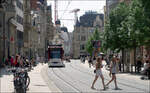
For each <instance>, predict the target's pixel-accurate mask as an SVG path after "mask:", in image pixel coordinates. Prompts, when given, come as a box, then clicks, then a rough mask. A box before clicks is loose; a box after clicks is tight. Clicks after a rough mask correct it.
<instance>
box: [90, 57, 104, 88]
mask: <svg viewBox="0 0 150 93" xmlns="http://www.w3.org/2000/svg"><path fill="white" fill-rule="evenodd" d="M102 67H103V66H102V58H100V57H98V58H97V62H96V75H95V79H94V81H93V83H92V86H91V88H92V89H95V88H94V84H95V82H96V81H97V79H98V77H99V76H100V77H101V79H102V84H103V88H104V90H105V84H104V77H103V74H102V70H101V68H102Z"/></svg>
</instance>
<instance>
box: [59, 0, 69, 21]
mask: <svg viewBox="0 0 150 93" xmlns="http://www.w3.org/2000/svg"><path fill="white" fill-rule="evenodd" d="M71 1H72V0H70V1H69V2H68V5H67V7H66V8H65V10H64V12H63V13H62V16H61V17H60V19H61V18H62V17H63V15H64V14H65V13H66V11H67V9H68V7H69V5H70V4H71Z"/></svg>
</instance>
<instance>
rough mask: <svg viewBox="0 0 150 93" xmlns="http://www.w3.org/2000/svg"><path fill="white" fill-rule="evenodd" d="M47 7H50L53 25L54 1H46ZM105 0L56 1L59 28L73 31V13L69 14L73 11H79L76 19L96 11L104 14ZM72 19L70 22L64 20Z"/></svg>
mask: <svg viewBox="0 0 150 93" xmlns="http://www.w3.org/2000/svg"><path fill="white" fill-rule="evenodd" d="M47 1H48V2H47V3H48V5H52V19H53V23H54V0H47ZM105 4H106V1H105V0H58V19H64V20H60V21H61V26H65V27H67V28H68V31H69V32H72V31H73V29H74V18H75V17H74V13H70V12H71V11H72V10H74V9H80V11H79V12H78V18H79V17H80V16H82V15H83V14H84V13H85V12H87V11H90V10H92V11H97V12H98V13H104V6H105ZM65 19H72V20H65Z"/></svg>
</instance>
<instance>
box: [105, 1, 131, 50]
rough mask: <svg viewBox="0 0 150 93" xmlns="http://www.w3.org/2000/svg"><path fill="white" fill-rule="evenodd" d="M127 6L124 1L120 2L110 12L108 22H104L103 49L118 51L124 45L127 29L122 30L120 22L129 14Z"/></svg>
mask: <svg viewBox="0 0 150 93" xmlns="http://www.w3.org/2000/svg"><path fill="white" fill-rule="evenodd" d="M128 10H129V8H128V7H127V5H126V4H125V3H120V4H119V5H118V6H117V7H116V8H115V9H113V10H112V11H111V12H110V17H109V20H108V22H107V23H106V24H105V33H104V40H105V41H104V42H105V43H104V44H103V47H104V48H105V49H111V50H113V51H120V50H121V49H123V48H125V47H126V44H127V41H126V39H127V33H128V32H127V31H126V30H123V28H122V25H121V24H122V22H123V21H124V20H125V19H126V17H127V16H128V14H129V11H128Z"/></svg>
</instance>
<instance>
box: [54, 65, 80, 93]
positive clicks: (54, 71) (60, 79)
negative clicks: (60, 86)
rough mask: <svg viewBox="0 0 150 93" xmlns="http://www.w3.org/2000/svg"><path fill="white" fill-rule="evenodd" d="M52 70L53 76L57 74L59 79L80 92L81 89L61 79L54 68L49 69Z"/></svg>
mask: <svg viewBox="0 0 150 93" xmlns="http://www.w3.org/2000/svg"><path fill="white" fill-rule="evenodd" d="M51 70H52V72H53V73H54V75H55V76H57V77H58V78H59V79H60V80H62V81H63V82H65V83H66V84H68V85H69V86H71V87H72V88H73V89H75V90H76V91H77V92H78V93H82V91H80V90H79V89H78V88H76V87H74V86H73V85H72V84H70V83H69V82H68V81H67V80H65V79H63V78H62V77H61V76H59V75H58V74H57V73H56V72H55V71H54V69H53V68H52V69H51Z"/></svg>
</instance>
